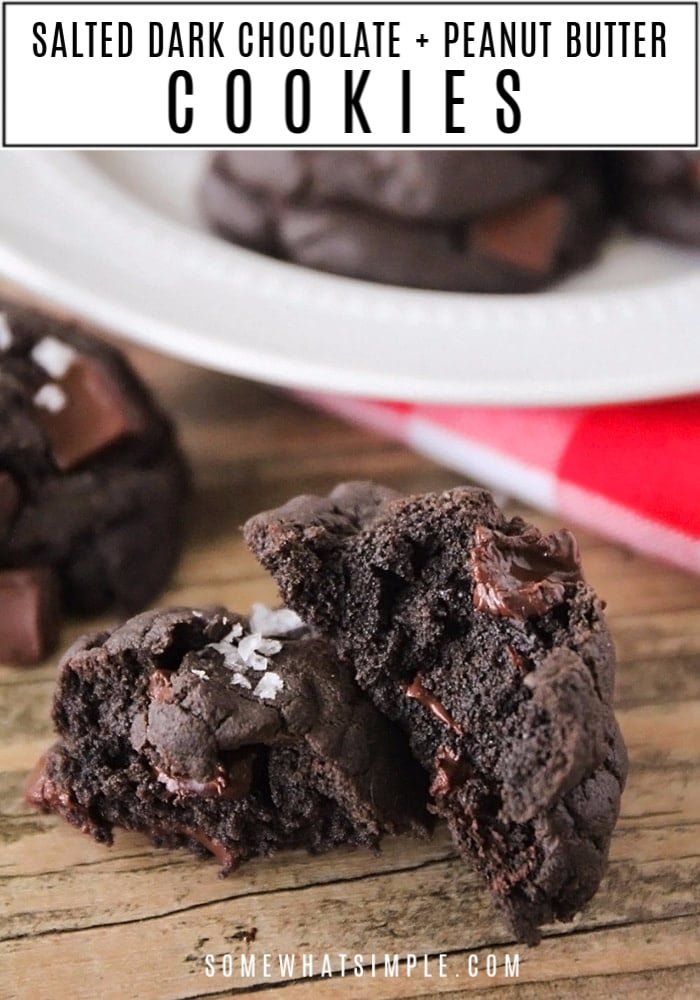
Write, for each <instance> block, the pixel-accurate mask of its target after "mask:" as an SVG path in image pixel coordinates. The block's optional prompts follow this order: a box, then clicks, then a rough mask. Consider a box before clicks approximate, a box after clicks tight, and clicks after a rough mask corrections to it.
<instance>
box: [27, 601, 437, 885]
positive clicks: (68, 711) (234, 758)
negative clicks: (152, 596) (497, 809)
mask: <svg viewBox="0 0 700 1000" xmlns="http://www.w3.org/2000/svg"><path fill="white" fill-rule="evenodd" d="M54 721H55V724H56V728H57V731H58V734H59V737H60V739H59V742H58V743H57V744H56V745H55V747H54V748H53V749H52V750H51V751H49V753H48V755H47V757H46V758H44V759H42V761H41V762H40V764H39V766H38V768H37V769H36V770H35V773H34V774H33V775H32V777H31V779H30V783H29V786H28V790H27V796H28V798H29V800H30V802H32V803H33V804H34V805H36V806H39V807H40V808H42V809H43V810H45V811H47V812H56V813H59V814H60V815H62V816H63V817H64V818H65V819H67V820H68V821H69V822H70V823H72V824H73V825H75V826H77V827H79V828H81V829H82V830H84V831H85V832H87V833H90V834H92V836H93V837H95V839H96V840H98V841H102V842H105V843H110V842H111V839H112V828H113V827H114V826H119V827H124V828H126V829H128V830H136V831H140V832H142V833H145V834H146V835H147V836H148V837H150V838H151V840H152V841H153V842H154V843H155V844H157V845H163V846H180V845H182V846H187V847H189V848H191V849H192V850H195V851H197V852H199V853H206V851H210V852H211V853H212V854H214V855H215V856H216V857H217V858H218V859H219V860H220V862H221V864H222V866H223V870H224V871H225V872H226V871H230V870H231V869H233V868H235V867H236V865H237V864H238V862H239V861H241V860H243V859H245V858H250V857H252V856H254V855H261V854H270V853H272V852H273V851H275V850H278V849H282V848H292V847H306V848H308V849H309V850H311V851H321V850H325V849H327V848H330V847H333V846H334V845H336V844H367V845H370V846H375V845H376V844H377V843H378V841H379V839H380V837H381V836H382V834H384V833H396V832H399V831H411V832H413V833H419V834H420V833H424V832H425V830H426V819H427V817H426V814H425V796H426V781H425V775H424V774H423V772H422V771H421V769H420V768H419V767H418V766H417V764H416V763H415V762H414V761H413V760H412V758H411V756H410V754H409V752H408V749H407V747H406V745H405V741H404V739H403V737H402V735H401V734H400V732H399V731H398V729H395V728H394V726H393V724H392V723H390V722H389V721H388V720H386V719H384V718H382V716H381V715H380V714H379V712H377V710H376V709H375V708H374V706H373V705H372V703H371V701H370V700H369V699H368V698H367V697H366V695H364V694H363V693H362V692H361V691H360V689H359V688H358V687H357V685H356V683H355V681H354V680H353V678H352V676H351V674H350V672H349V671H348V670H347V669H346V668H345V667H344V666H342V665H341V664H340V663H339V662H338V659H337V657H336V655H335V653H334V651H333V649H332V647H331V646H330V645H329V644H328V642H327V641H325V640H324V639H321V638H319V637H318V636H316V635H313V634H312V633H311V632H310V631H309V630H308V629H306V628H304V627H303V626H302V625H301V622H300V621H299V619H298V618H297V616H296V615H294V614H292V613H291V612H289V611H286V610H284V609H282V610H280V611H272V612H271V611H269V609H267V608H264V607H262V606H261V605H256V606H255V607H254V609H253V613H252V615H251V618H250V619H249V620H248V619H245V618H243V617H241V616H239V615H235V614H231V613H229V612H226V611H224V610H223V609H219V610H212V609H209V610H206V611H199V610H194V609H187V608H173V609H169V610H164V611H154V612H146V613H145V614H142V615H140V616H138V617H136V618H133V619H131V620H130V621H128V622H126V624H124V625H121V626H120V627H118V628H116V629H115V630H113V631H112V632H103V633H100V634H96V635H92V636H86V637H85V638H83V639H82V640H80V641H79V642H78V643H77V644H75V645H74V646H73V647H72V648H71V649H70V650H69V651H68V652H67V653H66V655H65V657H64V658H63V660H62V663H61V666H60V669H59V678H58V683H57V688H56V693H55V699H54ZM397 776H400V780H397Z"/></svg>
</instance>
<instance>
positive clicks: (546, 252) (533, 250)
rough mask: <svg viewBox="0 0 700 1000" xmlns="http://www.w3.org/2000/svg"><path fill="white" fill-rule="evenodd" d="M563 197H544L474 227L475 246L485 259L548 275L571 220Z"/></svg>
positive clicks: (486, 219) (482, 221) (551, 195)
mask: <svg viewBox="0 0 700 1000" xmlns="http://www.w3.org/2000/svg"><path fill="white" fill-rule="evenodd" d="M568 214H569V210H568V205H567V202H566V200H565V199H564V198H562V197H561V195H553V194H550V195H543V196H542V197H541V198H538V199H537V201H534V202H531V203H530V204H526V205H519V206H517V207H516V208H511V209H509V210H508V211H507V212H501V213H500V214H498V215H494V216H489V217H488V218H485V219H481V220H480V221H479V222H477V223H475V225H474V227H473V229H472V232H471V238H472V245H473V247H474V249H475V250H476V251H477V252H478V253H482V254H484V256H486V257H493V258H495V259H496V260H501V261H504V262H505V263H506V264H512V265H513V266H514V267H521V268H524V270H526V271H535V272H538V273H541V274H546V273H547V272H548V271H549V270H550V269H551V267H552V264H553V262H554V259H555V256H556V252H557V248H558V247H559V245H560V243H561V238H562V232H563V229H564V225H565V224H566V221H567V218H568Z"/></svg>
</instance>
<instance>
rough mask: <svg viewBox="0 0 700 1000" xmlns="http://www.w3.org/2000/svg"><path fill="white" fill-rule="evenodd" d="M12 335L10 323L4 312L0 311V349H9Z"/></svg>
mask: <svg viewBox="0 0 700 1000" xmlns="http://www.w3.org/2000/svg"><path fill="white" fill-rule="evenodd" d="M12 343H13V337H12V330H11V329H10V324H9V321H8V319H7V316H6V315H5V313H0V351H9V349H10V348H11V347H12Z"/></svg>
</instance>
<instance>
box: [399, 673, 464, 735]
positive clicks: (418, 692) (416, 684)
mask: <svg viewBox="0 0 700 1000" xmlns="http://www.w3.org/2000/svg"><path fill="white" fill-rule="evenodd" d="M404 694H405V695H406V697H407V698H414V699H415V700H416V701H417V702H418V703H419V704H420V705H422V706H423V707H424V708H427V709H428V711H430V712H432V713H433V715H434V716H435V718H436V719H439V720H440V722H444V723H445V725H446V726H449V727H450V729H452V730H453V731H454V732H455V733H461V732H462V730H461V729H460V727H459V726H458V725H457V723H456V722H455V720H454V719H453V718H452V716H451V715H450V713H449V712H448V711H447V709H446V708H445V706H444V705H443V704H442V702H441V701H439V700H438V699H437V698H436V697H435V695H434V694H432V693H431V692H430V691H428V690H427V689H426V688H425V686H424V685H423V681H422V680H421V676H420V674H416V676H415V677H414V679H413V680H412V681H411V683H410V684H408V685H407V686H406V687H405V688H404Z"/></svg>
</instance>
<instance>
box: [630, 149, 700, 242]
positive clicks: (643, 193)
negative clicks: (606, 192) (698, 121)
mask: <svg viewBox="0 0 700 1000" xmlns="http://www.w3.org/2000/svg"><path fill="white" fill-rule="evenodd" d="M614 176H615V178H616V185H617V194H618V203H619V207H620V208H621V210H622V213H623V215H624V216H625V218H626V219H627V220H628V221H629V222H630V223H631V224H632V225H633V226H634V227H635V228H636V229H639V230H641V231H643V232H647V233H653V234H654V235H656V236H662V237H664V238H665V239H669V240H675V241H677V242H679V243H689V244H691V245H694V246H698V245H700V153H699V152H698V151H697V150H673V149H664V150H645V151H642V152H629V153H617V154H616V155H615V158H614Z"/></svg>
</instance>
